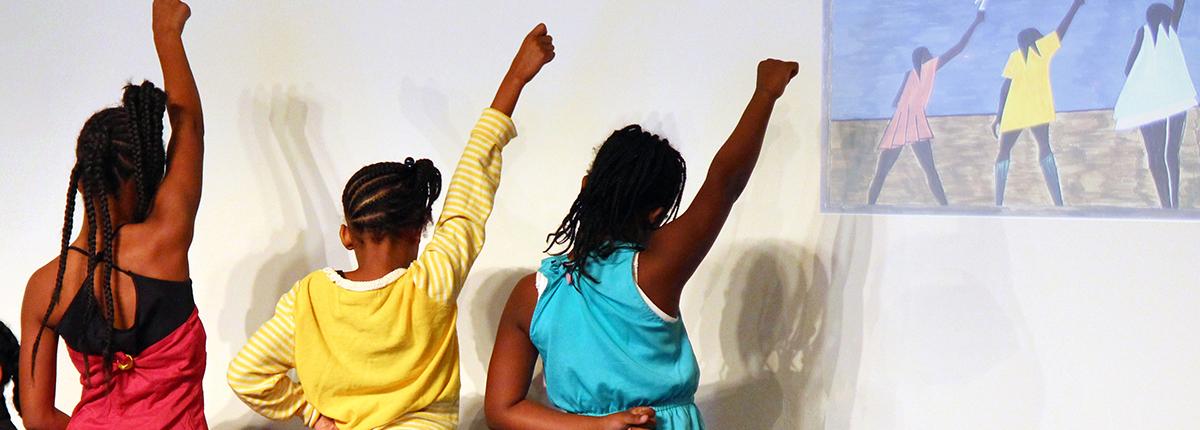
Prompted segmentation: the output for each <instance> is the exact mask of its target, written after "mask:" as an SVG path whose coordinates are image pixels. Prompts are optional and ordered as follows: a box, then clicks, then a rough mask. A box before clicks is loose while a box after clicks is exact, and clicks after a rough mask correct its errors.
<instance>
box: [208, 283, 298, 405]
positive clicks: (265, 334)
mask: <svg viewBox="0 0 1200 430" xmlns="http://www.w3.org/2000/svg"><path fill="white" fill-rule="evenodd" d="M298 286H299V284H297V285H296V286H293V287H292V289H291V290H289V291H288V292H287V294H284V296H283V297H282V298H280V299H279V303H278V304H276V305H275V316H273V317H271V319H270V320H269V321H267V323H266V324H263V325H262V327H259V329H258V331H256V332H254V335H253V336H251V337H250V340H248V341H247V342H246V346H244V347H242V350H241V351H238V354H237V356H235V357H234V358H233V361H232V362H230V363H229V370H228V372H227V373H226V378H227V379H228V381H229V387H230V388H232V389H233V392H234V393H236V394H237V396H238V398H239V399H241V400H242V402H243V403H245V404H246V406H249V407H250V409H253V410H254V411H255V412H257V413H258V414H259V415H262V416H264V417H267V418H270V419H273V420H286V419H289V418H292V417H294V416H298V415H299V416H301V417H303V418H304V422H305V424H308V425H309V426H310V427H311V426H312V424H315V422H316V419H317V418H318V417H319V415H318V414H316V410H315V409H314V408H313V407H312V405H310V404H309V403H308V402H307V401H305V400H304V390H303V389H301V387H300V384H298V383H296V382H294V381H292V379H291V378H290V377H288V371H290V370H291V369H292V368H294V367H296V365H295V332H296V323H295V319H294V318H293V312H294V310H295V304H296V288H297V287H298Z"/></svg>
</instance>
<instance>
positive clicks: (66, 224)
mask: <svg viewBox="0 0 1200 430" xmlns="http://www.w3.org/2000/svg"><path fill="white" fill-rule="evenodd" d="M78 190H79V166H75V168H73V169H71V181H70V183H69V184H68V185H67V211H66V215H64V218H65V219H64V220H63V229H62V242H61V248H60V250H59V252H58V272H57V274H56V275H55V278H54V292H52V293H50V306H47V307H46V312H45V314H44V315H42V327H46V325H47V324H48V323H49V322H50V314H51V313H52V312H53V311H54V308H55V307H56V306H58V301H59V300H60V299H61V298H62V285H63V276H64V275H65V274H66V272H67V251H68V247H69V246H71V227H72V224H73V223H74V221H75V193H76V192H77V191H78ZM44 332H45V330H38V333H37V336H36V337H34V338H33V351H34V354H35V355H36V354H37V350H38V346H39V345H41V343H42V333H44ZM29 368H30V370H31V371H30V374H32V373H33V372H32V370H33V369H36V368H37V360H32V361H31V362H30V363H29Z"/></svg>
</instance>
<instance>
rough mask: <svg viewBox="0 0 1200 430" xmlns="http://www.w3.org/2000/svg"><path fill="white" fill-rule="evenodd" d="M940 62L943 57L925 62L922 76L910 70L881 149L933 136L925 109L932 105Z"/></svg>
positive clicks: (885, 132) (884, 135)
mask: <svg viewBox="0 0 1200 430" xmlns="http://www.w3.org/2000/svg"><path fill="white" fill-rule="evenodd" d="M940 61H941V58H934V59H932V60H929V61H926V62H925V64H922V65H921V73H920V75H918V74H917V73H916V72H909V74H908V81H906V82H905V83H904V91H902V92H901V93H900V103H898V104H897V105H896V113H895V114H894V115H892V122H891V123H890V124H888V127H887V130H886V131H884V132H883V140H882V141H881V142H880V143H879V148H880V149H895V148H900V147H903V146H904V145H908V144H912V143H917V142H920V141H922V140H929V139H933V129H931V128H929V118H927V117H926V116H925V108H926V107H927V106H929V99H930V97H932V96H933V82H934V80H935V79H936V78H937V72H938V63H939V62H940Z"/></svg>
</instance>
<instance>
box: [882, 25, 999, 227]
mask: <svg viewBox="0 0 1200 430" xmlns="http://www.w3.org/2000/svg"><path fill="white" fill-rule="evenodd" d="M983 19H984V12H983V11H982V10H980V11H979V13H977V14H976V15H975V22H973V23H971V27H970V28H968V29H967V32H966V34H963V36H962V39H961V40H959V41H958V44H957V45H954V47H952V48H950V50H949V51H946V53H944V54H942V55H940V56H937V57H934V56H933V55H932V54H930V52H929V48H926V47H924V46H922V47H919V48H917V49H916V50H914V51H913V69H912V70H909V71H908V73H906V74H905V75H904V83H903V84H902V85H901V86H900V92H899V94H897V95H896V100H895V101H893V102H892V106H893V107H895V108H896V113H895V114H893V115H892V121H891V123H889V124H888V127H887V130H885V131H884V132H883V139H882V140H881V141H880V143H879V150H880V153H879V164H878V166H877V167H876V168H875V179H874V180H872V181H871V189H870V191H869V193H868V202H867V203H868V204H871V205H874V204H875V203H876V201H878V200H879V193H880V191H882V190H883V183H884V181H885V180H887V175H888V172H891V170H892V167H893V166H895V165H896V160H898V159H899V158H900V153H901V152H902V151H903V150H904V147H906V146H912V148H913V153H915V154H916V156H917V161H918V162H919V163H921V169H922V170H924V171H925V178H926V180H927V181H928V182H929V190H930V191H932V192H933V197H934V199H937V202H938V204H940V205H942V206H946V205H947V204H948V202H947V201H946V191H945V190H944V189H943V188H942V179H941V177H940V176H939V175H938V172H937V165H936V164H934V161H933V145H932V141H933V129H931V128H930V127H929V119H928V118H927V117H926V112H925V110H926V108H927V107H928V106H929V100H930V98H931V97H932V96H933V85H934V82H935V80H936V78H937V73H938V71H939V70H941V68H942V67H944V66H945V65H946V64H949V63H950V60H953V59H954V57H956V56H958V54H960V53H962V51H963V49H965V48H966V47H967V43H968V42H970V40H971V35H972V34H974V33H975V28H976V27H978V26H979V24H980V23H982V22H983Z"/></svg>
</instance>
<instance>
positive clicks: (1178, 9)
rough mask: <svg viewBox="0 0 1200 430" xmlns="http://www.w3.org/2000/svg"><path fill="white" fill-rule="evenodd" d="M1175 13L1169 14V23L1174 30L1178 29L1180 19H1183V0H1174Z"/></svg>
mask: <svg viewBox="0 0 1200 430" xmlns="http://www.w3.org/2000/svg"><path fill="white" fill-rule="evenodd" d="M1174 10H1175V14H1174V15H1172V16H1171V25H1172V27H1173V28H1174V29H1175V31H1179V23H1180V20H1182V19H1183V0H1175V9H1174Z"/></svg>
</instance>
